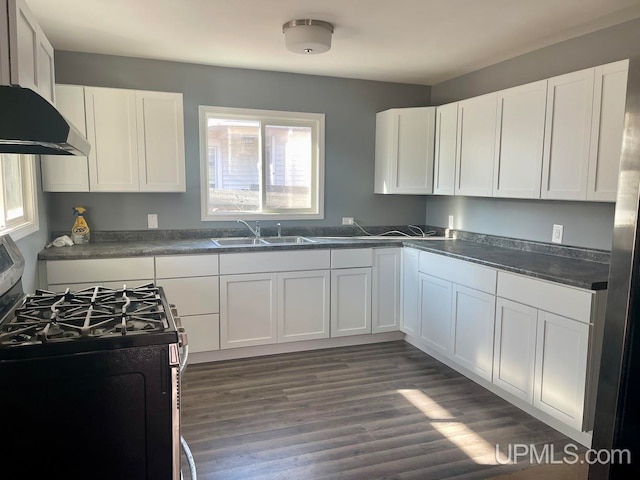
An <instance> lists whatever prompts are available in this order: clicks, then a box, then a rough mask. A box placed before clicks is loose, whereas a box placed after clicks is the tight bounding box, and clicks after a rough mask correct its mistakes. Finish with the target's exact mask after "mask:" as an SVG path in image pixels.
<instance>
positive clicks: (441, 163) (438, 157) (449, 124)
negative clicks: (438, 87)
mask: <svg viewBox="0 0 640 480" xmlns="http://www.w3.org/2000/svg"><path fill="white" fill-rule="evenodd" d="M457 139H458V104H457V103H451V104H449V105H442V106H441V107H438V108H437V109H436V141H435V154H434V160H433V193H435V194H437V195H453V194H454V185H455V182H456V151H457V147H458V143H457V141H458V140H457Z"/></svg>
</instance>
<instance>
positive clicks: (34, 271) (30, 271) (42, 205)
mask: <svg viewBox="0 0 640 480" xmlns="http://www.w3.org/2000/svg"><path fill="white" fill-rule="evenodd" d="M36 165H37V169H36V172H37V185H38V213H39V218H40V229H39V230H38V231H37V232H35V233H32V234H31V235H29V236H27V237H24V238H22V239H20V240H18V241H17V242H16V245H17V246H18V248H19V249H20V252H22V255H23V256H24V259H25V266H24V274H23V276H22V286H23V288H24V291H25V292H27V293H32V292H33V291H34V290H35V289H36V287H38V261H37V258H38V252H39V251H40V250H42V249H43V248H44V246H45V244H46V243H47V239H48V228H47V205H46V202H45V201H44V196H43V194H42V188H41V187H40V185H41V182H40V162H36Z"/></svg>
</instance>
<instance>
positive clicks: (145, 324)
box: [0, 283, 168, 345]
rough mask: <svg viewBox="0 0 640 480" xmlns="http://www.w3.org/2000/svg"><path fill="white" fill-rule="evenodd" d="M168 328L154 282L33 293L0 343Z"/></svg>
mask: <svg viewBox="0 0 640 480" xmlns="http://www.w3.org/2000/svg"><path fill="white" fill-rule="evenodd" d="M167 328H168V322H167V314H166V312H165V310H164V306H163V302H162V297H161V296H160V291H159V289H158V288H156V287H155V286H154V285H153V283H149V284H146V285H142V286H140V287H136V288H127V286H126V285H123V287H122V288H118V289H115V288H107V287H101V286H97V287H91V288H85V289H83V290H78V291H76V292H72V291H71V290H69V289H67V290H65V291H64V292H50V291H47V290H36V293H35V294H33V295H27V296H26V297H25V298H24V300H23V302H22V305H21V306H20V307H18V308H17V309H16V310H15V316H14V318H12V319H11V321H9V322H5V323H4V324H2V325H0V344H2V345H13V344H24V343H50V342H60V341H68V340H74V339H78V338H108V337H113V336H122V335H138V334H144V333H147V332H157V331H164V330H166V329H167Z"/></svg>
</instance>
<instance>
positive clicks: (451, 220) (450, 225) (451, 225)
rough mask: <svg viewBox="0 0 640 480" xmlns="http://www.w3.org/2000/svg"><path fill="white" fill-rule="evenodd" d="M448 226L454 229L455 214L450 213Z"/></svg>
mask: <svg viewBox="0 0 640 480" xmlns="http://www.w3.org/2000/svg"><path fill="white" fill-rule="evenodd" d="M447 228H448V229H450V230H452V229H453V215H449V226H448V227H447Z"/></svg>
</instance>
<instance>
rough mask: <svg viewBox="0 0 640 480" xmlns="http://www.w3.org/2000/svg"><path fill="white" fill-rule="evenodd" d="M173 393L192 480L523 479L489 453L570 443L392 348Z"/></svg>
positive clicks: (231, 370)
mask: <svg viewBox="0 0 640 480" xmlns="http://www.w3.org/2000/svg"><path fill="white" fill-rule="evenodd" d="M182 385H183V390H182V426H183V430H182V433H183V435H184V437H185V439H186V440H187V442H188V443H189V445H190V446H191V449H192V451H193V454H194V457H195V460H196V464H197V466H198V478H199V479H201V480H205V479H215V480H222V479H225V480H228V479H242V480H248V479H287V480H288V479H301V480H308V479H336V478H339V479H354V480H365V479H382V478H388V479H420V480H426V479H465V480H471V479H482V478H488V477H491V476H493V475H498V474H501V473H508V472H510V471H514V470H518V469H522V468H524V467H526V464H525V463H518V464H517V465H500V464H498V463H497V462H496V459H495V448H496V444H499V445H500V446H501V449H502V450H503V451H504V452H506V448H507V445H508V444H510V443H523V444H539V445H542V444H546V443H553V444H554V448H555V449H556V451H557V452H561V451H562V449H563V448H564V445H565V444H566V443H573V442H572V441H571V440H570V439H568V438H567V437H565V436H563V435H562V434H560V433H558V432H557V431H555V430H553V429H552V428H550V427H548V426H546V425H545V424H543V423H541V422H539V421H538V420H536V419H534V418H533V417H531V416H529V415H527V414H526V413H524V412H522V411H521V410H519V409H517V408H516V407H514V406H512V405H510V404H509V403H507V402H505V401H504V400H502V399H501V398H499V397H497V396H496V395H494V394H492V393H491V392H489V391H488V390H486V389H484V388H483V387H481V386H479V385H477V384H475V383H474V382H472V381H470V380H468V379H467V378H465V377H463V376H462V375H460V374H458V373H457V372H455V371H453V370H452V369H450V368H449V367H447V366H445V365H443V364H442V363H440V362H438V361H437V360H434V359H433V358H431V357H429V356H428V355H426V354H424V353H423V352H421V351H420V350H418V349H416V348H414V347H412V346H411V345H408V344H407V343H405V342H402V341H399V342H391V343H382V344H375V345H365V346H357V347H344V348H333V349H327V350H316V351H313V352H303V353H292V354H284V355H274V356H269V357H260V358H252V359H243V360H231V361H225V362H217V363H210V364H199V365H190V366H189V367H188V368H187V371H186V374H185V376H184V378H183V384H182ZM560 457H561V455H560V456H558V457H556V458H560ZM183 465H184V460H183ZM185 471H186V469H185ZM185 478H187V476H186V475H185Z"/></svg>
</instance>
